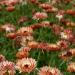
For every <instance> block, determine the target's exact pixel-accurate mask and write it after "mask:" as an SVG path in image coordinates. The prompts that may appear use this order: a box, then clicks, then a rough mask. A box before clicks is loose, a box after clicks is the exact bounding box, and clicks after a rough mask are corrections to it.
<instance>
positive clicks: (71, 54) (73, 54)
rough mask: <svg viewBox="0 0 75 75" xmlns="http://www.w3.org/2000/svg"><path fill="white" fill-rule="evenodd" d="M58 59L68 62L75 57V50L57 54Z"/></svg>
mask: <svg viewBox="0 0 75 75" xmlns="http://www.w3.org/2000/svg"><path fill="white" fill-rule="evenodd" d="M59 57H60V58H62V59H63V60H68V59H70V58H72V57H75V49H70V50H67V51H63V52H62V53H60V54H59Z"/></svg>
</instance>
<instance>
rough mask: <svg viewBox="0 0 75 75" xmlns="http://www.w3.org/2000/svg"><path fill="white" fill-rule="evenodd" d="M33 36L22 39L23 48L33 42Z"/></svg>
mask: <svg viewBox="0 0 75 75" xmlns="http://www.w3.org/2000/svg"><path fill="white" fill-rule="evenodd" d="M33 39H34V38H33V36H23V37H22V39H21V43H20V44H21V46H27V44H28V42H31V41H33Z"/></svg>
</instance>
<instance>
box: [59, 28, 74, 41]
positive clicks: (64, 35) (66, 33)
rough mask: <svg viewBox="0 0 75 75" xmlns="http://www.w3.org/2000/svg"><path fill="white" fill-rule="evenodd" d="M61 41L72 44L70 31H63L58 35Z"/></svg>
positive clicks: (72, 35)
mask: <svg viewBox="0 0 75 75" xmlns="http://www.w3.org/2000/svg"><path fill="white" fill-rule="evenodd" d="M60 35H61V39H65V40H68V41H70V42H74V38H75V37H74V34H73V31H72V29H65V30H64V31H63V32H61V33H60Z"/></svg>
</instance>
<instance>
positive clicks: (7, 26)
mask: <svg viewBox="0 0 75 75" xmlns="http://www.w3.org/2000/svg"><path fill="white" fill-rule="evenodd" d="M1 28H2V29H3V30H5V31H6V32H14V31H15V29H16V28H15V26H14V25H12V24H9V23H7V24H4V25H2V26H1Z"/></svg>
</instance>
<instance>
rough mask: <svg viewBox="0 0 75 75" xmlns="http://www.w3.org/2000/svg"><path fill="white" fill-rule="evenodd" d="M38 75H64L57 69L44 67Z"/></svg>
mask: <svg viewBox="0 0 75 75" xmlns="http://www.w3.org/2000/svg"><path fill="white" fill-rule="evenodd" d="M38 75H62V74H61V72H60V71H59V70H58V69H57V68H52V67H48V66H44V67H42V68H40V70H39V73H38Z"/></svg>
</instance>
